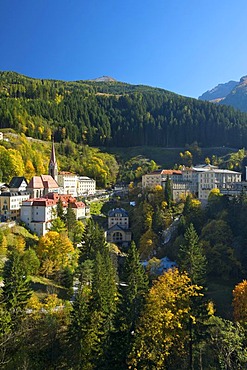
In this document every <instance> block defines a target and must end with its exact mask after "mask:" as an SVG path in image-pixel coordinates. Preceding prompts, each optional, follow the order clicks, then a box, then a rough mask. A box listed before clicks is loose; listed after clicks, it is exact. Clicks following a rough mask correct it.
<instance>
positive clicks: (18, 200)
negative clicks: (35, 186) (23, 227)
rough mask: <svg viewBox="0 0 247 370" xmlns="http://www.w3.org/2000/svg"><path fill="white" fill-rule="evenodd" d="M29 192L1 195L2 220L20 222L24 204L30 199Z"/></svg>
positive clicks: (9, 192)
mask: <svg viewBox="0 0 247 370" xmlns="http://www.w3.org/2000/svg"><path fill="white" fill-rule="evenodd" d="M29 198H30V194H29V193H28V192H27V191H7V192H2V193H1V194H0V220H1V221H7V220H12V221H14V220H19V218H20V210H21V205H22V202H23V201H25V200H27V199H29Z"/></svg>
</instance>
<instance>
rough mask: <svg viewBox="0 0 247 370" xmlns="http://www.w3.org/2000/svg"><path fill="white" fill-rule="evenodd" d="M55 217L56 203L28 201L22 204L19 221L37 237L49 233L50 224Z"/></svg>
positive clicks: (50, 200) (41, 200)
mask: <svg viewBox="0 0 247 370" xmlns="http://www.w3.org/2000/svg"><path fill="white" fill-rule="evenodd" d="M56 217H57V216H56V202H55V201H54V200H52V199H46V198H36V199H29V200H27V201H25V202H23V204H22V207H21V221H23V222H24V223H25V224H26V226H27V227H28V228H29V229H30V230H31V231H32V232H34V233H36V234H37V235H38V236H42V235H45V234H46V233H47V232H48V231H49V229H50V227H51V222H52V220H53V219H54V218H56Z"/></svg>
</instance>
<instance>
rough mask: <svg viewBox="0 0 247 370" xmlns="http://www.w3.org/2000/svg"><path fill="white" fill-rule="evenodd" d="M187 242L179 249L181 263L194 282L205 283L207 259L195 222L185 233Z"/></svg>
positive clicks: (181, 266)
mask: <svg viewBox="0 0 247 370" xmlns="http://www.w3.org/2000/svg"><path fill="white" fill-rule="evenodd" d="M184 239H185V243H184V244H183V245H181V246H180V249H179V265H180V268H181V269H182V270H184V271H187V273H188V274H189V276H190V278H191V281H192V283H193V284H203V283H204V282H205V278H206V265H207V260H206V257H205V255H204V253H203V249H202V247H201V244H200V242H199V237H198V235H197V233H196V230H195V228H194V226H193V224H190V226H189V227H188V228H187V230H186V232H185V234H184Z"/></svg>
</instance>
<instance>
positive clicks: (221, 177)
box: [198, 168, 241, 201]
mask: <svg viewBox="0 0 247 370" xmlns="http://www.w3.org/2000/svg"><path fill="white" fill-rule="evenodd" d="M198 182H199V185H198V198H199V199H200V200H202V201H205V200H207V199H208V196H209V193H210V191H211V190H212V189H215V188H216V189H220V190H227V189H228V188H231V187H232V184H233V183H238V182H241V173H240V172H236V171H230V170H224V169H219V168H216V169H212V170H208V171H205V172H201V173H199V176H198Z"/></svg>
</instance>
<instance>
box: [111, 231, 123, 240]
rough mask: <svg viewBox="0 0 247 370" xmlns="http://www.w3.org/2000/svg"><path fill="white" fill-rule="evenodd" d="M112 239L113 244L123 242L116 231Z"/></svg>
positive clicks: (121, 236) (120, 235)
mask: <svg viewBox="0 0 247 370" xmlns="http://www.w3.org/2000/svg"><path fill="white" fill-rule="evenodd" d="M112 239H113V241H114V242H119V241H122V240H123V235H122V234H121V233H120V232H119V231H116V232H115V233H113V235H112Z"/></svg>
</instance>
